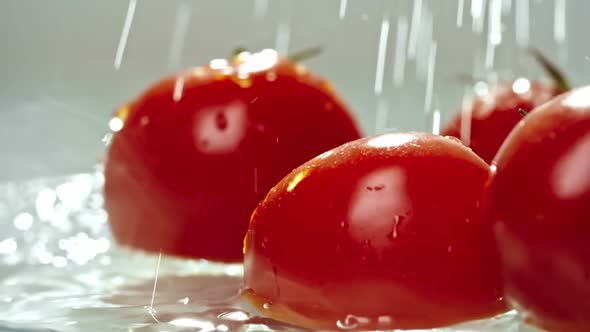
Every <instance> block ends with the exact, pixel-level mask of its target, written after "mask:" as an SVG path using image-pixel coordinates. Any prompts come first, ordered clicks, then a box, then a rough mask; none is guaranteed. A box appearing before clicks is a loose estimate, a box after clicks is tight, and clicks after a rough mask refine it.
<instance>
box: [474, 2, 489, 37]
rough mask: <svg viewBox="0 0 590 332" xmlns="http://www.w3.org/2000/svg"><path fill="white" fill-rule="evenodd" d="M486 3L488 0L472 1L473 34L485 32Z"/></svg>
mask: <svg viewBox="0 0 590 332" xmlns="http://www.w3.org/2000/svg"><path fill="white" fill-rule="evenodd" d="M485 1H486V0H472V1H471V19H472V29H473V32H475V33H477V34H481V33H482V32H483V24H484V20H485V16H484V11H485V6H486V5H485Z"/></svg>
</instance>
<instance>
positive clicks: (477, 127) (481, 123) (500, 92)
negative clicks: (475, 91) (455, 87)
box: [441, 49, 570, 163]
mask: <svg viewBox="0 0 590 332" xmlns="http://www.w3.org/2000/svg"><path fill="white" fill-rule="evenodd" d="M530 52H531V53H532V54H533V56H534V57H535V58H536V59H537V61H538V62H539V63H540V64H541V66H542V67H543V68H544V69H545V71H546V72H547V73H548V75H549V76H550V77H551V78H552V80H553V83H552V84H546V83H542V82H536V81H530V80H528V79H526V78H518V79H516V80H514V81H513V82H511V83H510V84H500V85H498V86H497V87H496V88H495V89H494V90H492V91H491V92H489V93H487V94H486V95H484V96H481V97H478V98H477V99H475V100H474V101H473V103H472V104H470V105H468V106H467V107H465V108H463V109H462V110H461V112H459V113H458V114H456V115H455V116H454V117H453V118H452V119H451V121H449V123H448V124H447V125H446V126H445V127H444V128H443V130H442V131H441V135H443V136H454V137H457V138H461V139H462V141H463V142H464V143H465V144H466V145H468V146H469V147H470V148H471V149H472V150H473V151H474V152H475V153H477V155H479V156H480V157H481V158H482V159H483V160H485V161H486V162H487V163H491V161H492V159H493V158H494V156H495V155H496V152H497V151H498V149H499V148H500V146H501V145H502V143H503V142H504V139H505V138H506V137H507V136H508V134H509V133H510V131H511V130H512V128H514V126H515V125H516V124H517V123H518V121H520V119H521V117H520V115H519V114H518V113H517V110H518V109H522V110H524V111H525V112H530V111H532V110H533V109H535V107H537V106H540V105H541V104H543V103H545V102H547V101H549V100H551V99H552V98H554V97H555V96H557V95H559V94H561V93H563V92H565V91H568V90H569V89H570V85H569V83H568V82H567V80H566V78H565V77H564V76H563V74H562V73H561V72H560V71H559V70H558V69H557V67H556V66H555V65H554V64H553V63H551V62H550V61H549V60H548V59H547V58H545V57H544V56H543V55H542V54H541V52H539V51H538V50H535V49H531V50H530Z"/></svg>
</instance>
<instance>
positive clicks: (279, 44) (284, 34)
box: [275, 10, 291, 54]
mask: <svg viewBox="0 0 590 332" xmlns="http://www.w3.org/2000/svg"><path fill="white" fill-rule="evenodd" d="M282 16H283V18H282V19H281V21H280V22H279V24H278V26H277V34H276V38H275V50H276V51H277V52H278V53H279V54H288V52H289V43H290V39H291V24H290V19H291V17H290V11H289V10H286V12H285V13H284V14H283V15H282Z"/></svg>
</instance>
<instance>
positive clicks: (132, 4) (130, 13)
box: [115, 0, 137, 70]
mask: <svg viewBox="0 0 590 332" xmlns="http://www.w3.org/2000/svg"><path fill="white" fill-rule="evenodd" d="M136 7H137V0H129V6H128V7H127V15H126V16H125V23H124V24H123V30H122V31H121V38H120V39H119V45H118V46H117V53H116V54H115V69H117V70H118V69H119V68H121V63H122V62H123V55H124V54H125V47H126V46H127V39H128V38H129V31H131V24H132V23H133V17H134V16H135V8H136Z"/></svg>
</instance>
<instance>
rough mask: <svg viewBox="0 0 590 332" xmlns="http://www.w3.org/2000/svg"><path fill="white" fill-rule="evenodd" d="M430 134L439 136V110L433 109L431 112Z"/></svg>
mask: <svg viewBox="0 0 590 332" xmlns="http://www.w3.org/2000/svg"><path fill="white" fill-rule="evenodd" d="M432 134H434V135H440V110H439V109H435V110H434V112H432Z"/></svg>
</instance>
